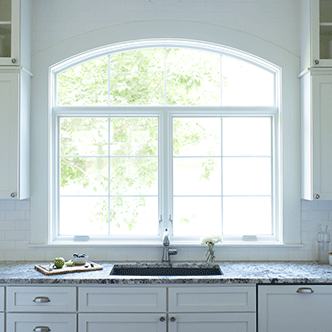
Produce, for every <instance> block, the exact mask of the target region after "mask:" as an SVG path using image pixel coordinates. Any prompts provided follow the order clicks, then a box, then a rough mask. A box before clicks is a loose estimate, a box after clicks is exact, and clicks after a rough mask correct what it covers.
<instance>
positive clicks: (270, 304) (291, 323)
mask: <svg viewBox="0 0 332 332" xmlns="http://www.w3.org/2000/svg"><path fill="white" fill-rule="evenodd" d="M258 331H259V332H280V331H282V332H313V331H317V332H330V331H332V287H331V285H305V284H304V285H274V286H270V285H268V286H264V285H262V286H261V285H258Z"/></svg>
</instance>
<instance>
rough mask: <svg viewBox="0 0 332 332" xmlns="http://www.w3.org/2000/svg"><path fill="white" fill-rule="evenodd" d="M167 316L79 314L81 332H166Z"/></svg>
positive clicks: (79, 329)
mask: <svg viewBox="0 0 332 332" xmlns="http://www.w3.org/2000/svg"><path fill="white" fill-rule="evenodd" d="M166 324H167V322H166V314H165V313H164V314H105V313H104V314H79V315H78V331H79V332H103V331H118V332H120V331H121V332H166Z"/></svg>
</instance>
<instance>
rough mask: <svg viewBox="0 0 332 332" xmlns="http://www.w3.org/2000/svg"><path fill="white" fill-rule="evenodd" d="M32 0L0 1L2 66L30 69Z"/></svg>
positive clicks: (0, 63)
mask: <svg viewBox="0 0 332 332" xmlns="http://www.w3.org/2000/svg"><path fill="white" fill-rule="evenodd" d="M30 6H31V3H30V0H24V1H23V0H22V1H20V0H1V1H0V66H22V67H24V68H26V69H28V70H30V54H31V49H30V47H31V46H30V45H31V42H30V39H31V7H30Z"/></svg>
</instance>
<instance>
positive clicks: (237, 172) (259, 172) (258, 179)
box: [223, 157, 271, 195]
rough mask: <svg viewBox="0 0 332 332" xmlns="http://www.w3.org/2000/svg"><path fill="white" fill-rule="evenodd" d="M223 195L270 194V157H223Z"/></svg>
mask: <svg viewBox="0 0 332 332" xmlns="http://www.w3.org/2000/svg"><path fill="white" fill-rule="evenodd" d="M223 185H224V187H223V192H224V195H271V159H270V158H250V157H248V158H240V157H239V158H229V157H225V158H223Z"/></svg>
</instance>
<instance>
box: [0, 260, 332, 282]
mask: <svg viewBox="0 0 332 332" xmlns="http://www.w3.org/2000/svg"><path fill="white" fill-rule="evenodd" d="M41 263H42V262H38V263H33V262H8V263H7V262H6V263H5V262H4V263H0V271H1V272H0V284H18V285H19V284H22V285H27V284H34V285H35V284H63V285H82V284H84V285H86V284H87V285H88V284H96V285H98V284H117V285H142V284H150V285H152V284H156V285H161V284H162V285H172V284H256V283H273V284H278V283H331V284H332V266H331V265H327V264H326V265H319V264H317V263H314V262H222V263H219V265H220V267H221V270H222V271H223V273H224V274H223V275H221V276H194V277H192V276H190V277H178V276H177V277H173V276H171V277H159V276H153V277H151V276H145V277H144V276H113V275H110V274H109V273H110V271H111V269H112V267H113V265H114V264H111V263H102V262H99V264H101V265H102V266H103V267H104V269H103V270H101V271H91V272H81V273H69V274H61V275H54V276H46V275H43V274H42V273H40V272H38V271H36V270H35V269H34V265H35V264H41ZM176 264H178V265H179V264H180V265H181V263H175V264H173V265H176ZM183 264H185V263H183ZM188 264H189V265H195V263H188ZM188 264H187V265H188Z"/></svg>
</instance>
